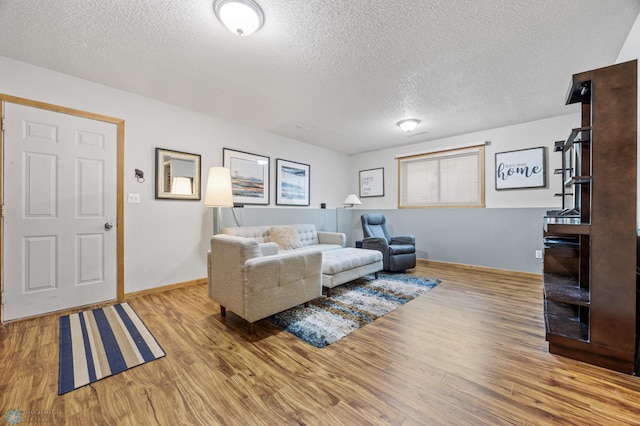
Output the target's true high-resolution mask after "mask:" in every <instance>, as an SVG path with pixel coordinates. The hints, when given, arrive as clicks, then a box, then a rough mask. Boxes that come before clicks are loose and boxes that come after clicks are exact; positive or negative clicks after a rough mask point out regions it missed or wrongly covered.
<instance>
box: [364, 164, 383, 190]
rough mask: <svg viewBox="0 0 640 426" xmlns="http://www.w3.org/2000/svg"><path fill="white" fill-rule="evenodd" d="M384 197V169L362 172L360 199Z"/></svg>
mask: <svg viewBox="0 0 640 426" xmlns="http://www.w3.org/2000/svg"><path fill="white" fill-rule="evenodd" d="M383 196H384V168H382V167H381V168H378V169H369V170H360V198H363V197H383Z"/></svg>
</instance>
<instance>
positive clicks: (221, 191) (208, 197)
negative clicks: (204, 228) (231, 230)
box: [204, 167, 233, 235]
mask: <svg viewBox="0 0 640 426" xmlns="http://www.w3.org/2000/svg"><path fill="white" fill-rule="evenodd" d="M204 205H205V206H207V207H215V209H214V210H213V235H217V234H219V233H220V232H221V231H222V207H233V193H232V191H231V171H230V170H229V169H227V168H226V167H211V168H210V169H209V178H208V179H207V190H206V192H205V195H204Z"/></svg>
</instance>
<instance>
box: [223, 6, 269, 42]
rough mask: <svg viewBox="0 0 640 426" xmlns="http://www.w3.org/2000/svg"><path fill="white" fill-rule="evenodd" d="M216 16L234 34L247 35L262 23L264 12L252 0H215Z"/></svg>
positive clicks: (257, 28) (256, 29)
mask: <svg viewBox="0 0 640 426" xmlns="http://www.w3.org/2000/svg"><path fill="white" fill-rule="evenodd" d="M213 9H214V10H215V12H216V16H217V17H218V19H219V20H220V22H222V23H223V24H224V26H225V27H227V28H228V29H229V31H231V32H232V33H234V34H237V35H239V36H248V35H251V34H253V33H255V32H256V31H258V30H259V29H260V28H261V27H262V24H264V14H263V13H262V9H260V6H258V3H256V2H254V1H253V0H216V1H215V2H214V3H213Z"/></svg>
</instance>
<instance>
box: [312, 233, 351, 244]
mask: <svg viewBox="0 0 640 426" xmlns="http://www.w3.org/2000/svg"><path fill="white" fill-rule="evenodd" d="M318 242H319V243H320V244H338V245H340V246H342V247H346V246H347V236H346V235H345V234H344V233H342V232H327V231H318Z"/></svg>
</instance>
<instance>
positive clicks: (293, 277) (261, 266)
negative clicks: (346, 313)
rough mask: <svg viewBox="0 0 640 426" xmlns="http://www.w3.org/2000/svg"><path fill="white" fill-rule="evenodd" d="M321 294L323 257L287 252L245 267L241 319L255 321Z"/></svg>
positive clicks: (320, 255) (250, 261)
mask: <svg viewBox="0 0 640 426" xmlns="http://www.w3.org/2000/svg"><path fill="white" fill-rule="evenodd" d="M321 294H322V253H321V252H295V251H294V252H287V253H282V252H281V253H280V254H277V255H273V256H265V257H256V258H253V259H249V260H247V261H246V262H245V264H244V303H245V305H244V318H245V319H246V320H247V321H249V322H254V321H258V320H260V319H262V318H265V317H268V316H269V315H273V314H275V313H278V312H282V311H284V310H286V309H289V308H291V307H293V306H297V305H299V304H301V303H305V302H308V301H310V300H313V299H315V298H317V297H320V295H321Z"/></svg>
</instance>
